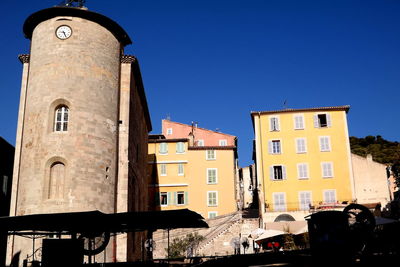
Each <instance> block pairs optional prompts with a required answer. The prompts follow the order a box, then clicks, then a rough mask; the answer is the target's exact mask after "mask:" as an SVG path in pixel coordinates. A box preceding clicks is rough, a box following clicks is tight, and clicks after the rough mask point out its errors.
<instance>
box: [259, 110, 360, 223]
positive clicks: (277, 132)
mask: <svg viewBox="0 0 400 267" xmlns="http://www.w3.org/2000/svg"><path fill="white" fill-rule="evenodd" d="M349 108H350V107H349V106H337V107H322V108H310V109H284V110H277V111H261V112H252V113H251V116H252V121H253V127H254V132H255V153H254V157H255V158H254V160H255V162H256V166H257V177H258V181H259V190H260V204H261V205H260V208H261V209H262V213H263V214H264V221H271V220H276V217H277V215H279V214H280V213H281V214H282V213H288V212H289V213H290V212H293V214H295V213H296V211H308V210H309V209H310V208H312V207H317V206H319V207H323V206H334V205H337V204H345V203H348V202H351V201H353V200H354V198H355V197H354V181H353V176H352V167H351V166H352V165H351V155H350V144H349V135H348V128H347V118H346V114H347V112H348V110H349ZM269 212H270V213H271V212H274V213H273V214H274V216H268V213H269ZM299 214H301V217H303V218H304V212H303V213H301V212H300V213H299ZM294 217H295V216H294ZM299 217H300V216H299Z"/></svg>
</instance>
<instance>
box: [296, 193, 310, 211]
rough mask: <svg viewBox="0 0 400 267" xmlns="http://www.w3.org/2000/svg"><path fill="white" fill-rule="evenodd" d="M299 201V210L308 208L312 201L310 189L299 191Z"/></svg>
mask: <svg viewBox="0 0 400 267" xmlns="http://www.w3.org/2000/svg"><path fill="white" fill-rule="evenodd" d="M299 202H300V210H309V209H310V206H311V203H312V202H311V192H310V191H301V192H299Z"/></svg>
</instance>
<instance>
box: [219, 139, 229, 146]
mask: <svg viewBox="0 0 400 267" xmlns="http://www.w3.org/2000/svg"><path fill="white" fill-rule="evenodd" d="M218 144H219V146H227V145H228V140H226V139H221V140H218Z"/></svg>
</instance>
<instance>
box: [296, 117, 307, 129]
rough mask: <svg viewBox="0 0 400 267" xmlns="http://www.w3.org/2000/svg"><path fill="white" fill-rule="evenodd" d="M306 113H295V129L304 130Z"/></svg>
mask: <svg viewBox="0 0 400 267" xmlns="http://www.w3.org/2000/svg"><path fill="white" fill-rule="evenodd" d="M304 122H305V121H304V115H303V114H294V115H293V124H294V125H293V128H294V129H295V130H304V129H305V128H306V127H305V123H304Z"/></svg>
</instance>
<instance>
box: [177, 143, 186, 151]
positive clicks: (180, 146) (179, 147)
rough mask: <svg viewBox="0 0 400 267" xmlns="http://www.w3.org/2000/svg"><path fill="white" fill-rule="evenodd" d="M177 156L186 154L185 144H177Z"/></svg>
mask: <svg viewBox="0 0 400 267" xmlns="http://www.w3.org/2000/svg"><path fill="white" fill-rule="evenodd" d="M176 154H185V143H184V142H177V143H176Z"/></svg>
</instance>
